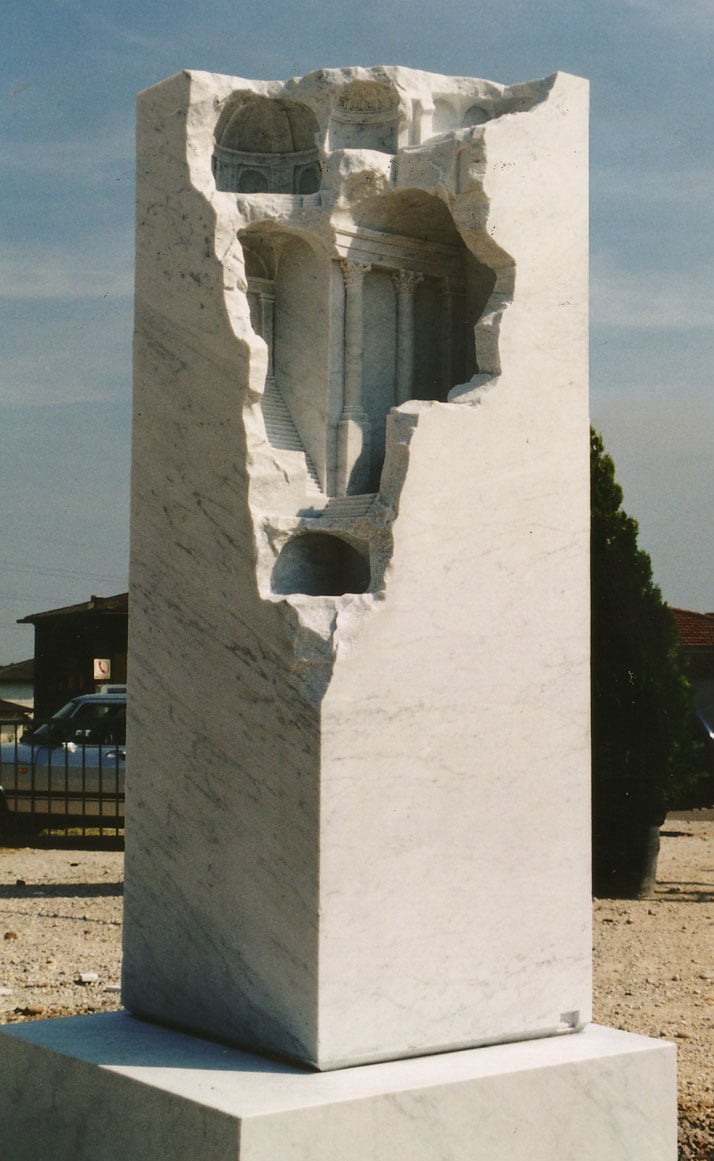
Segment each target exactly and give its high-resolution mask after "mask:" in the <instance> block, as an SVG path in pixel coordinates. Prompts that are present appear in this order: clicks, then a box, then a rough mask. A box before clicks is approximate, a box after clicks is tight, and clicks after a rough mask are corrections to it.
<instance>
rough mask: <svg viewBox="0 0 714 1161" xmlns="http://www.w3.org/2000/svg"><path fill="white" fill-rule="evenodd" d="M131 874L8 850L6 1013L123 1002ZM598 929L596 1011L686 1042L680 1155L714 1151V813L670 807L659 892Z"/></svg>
mask: <svg viewBox="0 0 714 1161" xmlns="http://www.w3.org/2000/svg"><path fill="white" fill-rule="evenodd" d="M122 882H123V856H122V854H121V852H120V851H97V850H68V849H44V848H42V847H39V846H35V847H22V846H17V847H11V848H0V1023H10V1022H13V1021H17V1020H31V1019H45V1018H48V1017H52V1016H60V1015H62V1016H65V1015H73V1014H77V1013H80V1012H102V1011H110V1010H112V1009H115V1008H118V1007H120V997H119V975H120V966H121V907H122ZM593 939H594V967H595V1019H596V1021H597V1022H598V1023H600V1024H608V1025H611V1026H613V1027H616V1028H623V1029H625V1030H628V1031H631V1032H639V1033H643V1034H644V1035H646V1036H654V1037H658V1038H659V1037H661V1038H664V1039H667V1040H671V1041H673V1042H674V1043H675V1044H676V1045H677V1047H678V1057H679V1104H680V1161H714V811H708V812H704V811H700V812H695V813H694V814H690V815H687V816H676V815H670V816H669V818H668V819H667V821H666V823H665V825H664V827H663V829H662V845H661V852H660V858H659V864H658V882H657V887H656V890H655V892H654V894H653V895H652V896H651V897H649V898H646V899H639V900H632V901H629V900H614V899H599V900H595V902H594V908H593ZM8 1161H10V1159H8Z"/></svg>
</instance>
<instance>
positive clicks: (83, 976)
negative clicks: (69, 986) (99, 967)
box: [77, 972, 99, 984]
mask: <svg viewBox="0 0 714 1161" xmlns="http://www.w3.org/2000/svg"><path fill="white" fill-rule="evenodd" d="M98 980H99V973H98V972H80V973H79V975H78V977H77V983H78V984H96V983H97V982H98Z"/></svg>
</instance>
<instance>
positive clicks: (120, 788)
mask: <svg viewBox="0 0 714 1161" xmlns="http://www.w3.org/2000/svg"><path fill="white" fill-rule="evenodd" d="M125 762H126V746H125V745H123V744H120V743H116V742H113V743H111V744H108V743H106V742H101V743H99V742H94V741H92V738H91V735H89V736H87V738H84V739H81V740H74V741H69V742H56V743H52V744H48V743H47V742H46V741H44V740H43V741H39V740H36V741H33V740H32V737H31V736H30V735H29V734H28V726H27V722H22V721H15V722H7V721H5V722H3V723H2V747H1V760H0V787H1V788H2V794H1V795H0V826H2V827H3V828H4V829H5V830H6V831H7V830H9V831H13V830H16V831H22V830H24V831H29V832H33V833H35V834H37V833H39V832H41V831H43V830H47V831H52V832H59V833H62V834H65V835H73V834H78V835H83V836H91V835H98V836H103V835H114V836H116V835H119V834H121V833H123V829H124V767H125Z"/></svg>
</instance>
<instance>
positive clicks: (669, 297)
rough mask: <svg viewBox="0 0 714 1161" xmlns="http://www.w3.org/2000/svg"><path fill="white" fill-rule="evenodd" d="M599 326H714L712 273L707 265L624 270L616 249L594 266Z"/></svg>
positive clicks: (594, 307) (593, 298)
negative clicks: (693, 267) (703, 268)
mask: <svg viewBox="0 0 714 1161" xmlns="http://www.w3.org/2000/svg"><path fill="white" fill-rule="evenodd" d="M590 285H591V303H592V315H591V318H592V322H593V326H594V327H598V326H599V327H610V328H613V327H614V328H619V329H622V328H624V329H635V330H698V329H700V328H709V327H712V328H714V297H713V296H712V293H711V275H710V274H709V272H708V271H704V270H698V271H697V270H695V271H692V270H689V269H685V270H672V269H671V268H669V269H667V270H661V271H658V270H657V268H656V267H654V268H653V269H647V270H637V271H633V270H623V269H621V268H620V267H618V265H617V263H616V261H615V259H614V257H613V256H611V255H594V256H593V260H592V266H591V280H590Z"/></svg>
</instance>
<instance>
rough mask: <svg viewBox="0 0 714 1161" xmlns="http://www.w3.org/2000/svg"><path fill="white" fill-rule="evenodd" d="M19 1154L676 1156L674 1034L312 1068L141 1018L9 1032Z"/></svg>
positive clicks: (7, 1067)
mask: <svg viewBox="0 0 714 1161" xmlns="http://www.w3.org/2000/svg"><path fill="white" fill-rule="evenodd" d="M0 1075H2V1085H1V1086H0V1155H1V1156H2V1157H3V1158H7V1161H169V1159H170V1161H199V1159H200V1161H444V1159H445V1158H448V1161H474V1158H478V1161H503V1159H504V1158H508V1161H675V1158H676V1076H675V1050H674V1048H673V1046H672V1045H669V1044H663V1043H662V1042H661V1041H656V1040H648V1039H645V1038H644V1037H641V1036H633V1035H630V1034H629V1033H625V1032H616V1031H613V1030H611V1029H606V1028H598V1027H594V1026H591V1027H589V1028H588V1029H586V1030H585V1031H583V1032H581V1033H579V1034H578V1035H574V1036H564V1037H554V1038H550V1039H547V1040H532V1041H528V1042H524V1043H521V1044H510V1045H496V1046H493V1047H489V1048H480V1049H469V1050H468V1051H465V1052H453V1053H447V1054H443V1055H439V1056H430V1057H421V1058H419V1059H414V1060H403V1061H395V1062H389V1063H384V1064H374V1065H368V1066H362V1067H358V1068H351V1069H345V1070H341V1071H339V1072H332V1073H315V1072H309V1071H307V1070H306V1069H302V1068H298V1067H295V1066H291V1065H288V1064H280V1063H274V1062H271V1061H268V1060H264V1059H261V1058H260V1057H256V1056H252V1055H248V1054H247V1053H244V1052H241V1051H238V1050H236V1049H231V1048H225V1047H223V1046H221V1045H218V1044H215V1043H211V1042H208V1041H204V1040H199V1039H196V1038H193V1037H189V1036H185V1035H183V1034H181V1033H176V1032H172V1031H169V1030H167V1029H164V1028H159V1027H157V1026H154V1025H151V1024H147V1023H143V1022H141V1021H138V1020H135V1019H134V1018H133V1017H131V1016H129V1015H127V1014H125V1013H111V1014H105V1015H100V1016H79V1017H74V1018H71V1019H67V1020H48V1021H43V1022H41V1023H32V1024H22V1025H17V1026H14V1027H11V1028H6V1029H3V1031H2V1034H0Z"/></svg>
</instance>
